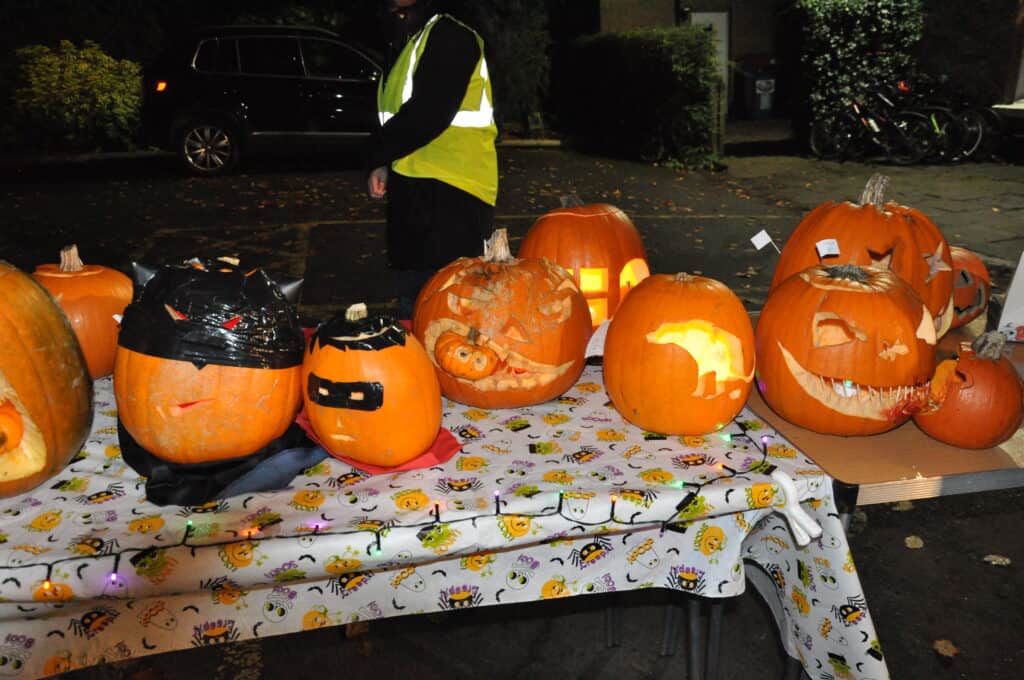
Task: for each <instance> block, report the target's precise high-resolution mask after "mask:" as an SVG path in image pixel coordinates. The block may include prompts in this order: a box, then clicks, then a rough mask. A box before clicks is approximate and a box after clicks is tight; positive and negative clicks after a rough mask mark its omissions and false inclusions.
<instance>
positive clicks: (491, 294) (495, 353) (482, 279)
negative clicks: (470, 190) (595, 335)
mask: <svg viewBox="0 0 1024 680" xmlns="http://www.w3.org/2000/svg"><path fill="white" fill-rule="evenodd" d="M484 250H485V252H484V255H483V257H478V258H466V257H464V258H459V259H458V260H456V261H454V262H452V263H451V264H449V265H447V266H445V267H444V268H442V269H441V270H440V271H439V272H437V273H436V274H435V275H434V276H433V277H431V279H430V280H429V281H428V282H427V284H426V285H425V286H424V287H423V289H422V290H421V291H420V294H419V297H418V298H417V300H416V307H415V312H414V314H413V333H414V334H415V335H416V337H417V338H418V339H419V340H420V342H422V343H423V346H424V348H425V349H426V350H427V354H428V356H430V358H431V361H432V362H433V363H434V366H435V368H436V372H437V378H438V381H439V382H440V384H441V392H442V393H443V394H444V395H445V396H446V397H448V398H449V399H452V400H454V401H457V402H459V403H462V404H468V405H470V406H477V407H480V408H515V407H519V406H528V405H531V404H539V403H542V402H545V401H548V400H550V399H553V398H555V397H557V396H558V395H560V394H562V393H563V392H565V391H566V390H567V389H569V387H571V386H572V385H573V383H575V382H576V380H577V379H578V378H579V376H580V373H582V372H583V352H584V350H585V349H586V345H587V340H588V339H589V336H590V330H591V327H590V313H589V311H588V310H587V301H586V299H585V298H584V297H583V294H582V293H581V292H580V290H579V288H577V287H576V284H575V283H574V282H573V280H572V278H571V277H569V275H568V274H567V273H566V271H565V270H564V269H562V268H561V267H560V266H558V265H556V264H553V263H551V262H548V261H547V260H543V259H522V260H520V259H516V258H514V257H512V254H511V252H510V251H509V246H508V237H507V233H506V231H505V230H504V229H498V230H496V231H495V232H494V235H493V236H492V237H491V239H490V240H489V241H488V243H487V244H486V246H485V249H484Z"/></svg>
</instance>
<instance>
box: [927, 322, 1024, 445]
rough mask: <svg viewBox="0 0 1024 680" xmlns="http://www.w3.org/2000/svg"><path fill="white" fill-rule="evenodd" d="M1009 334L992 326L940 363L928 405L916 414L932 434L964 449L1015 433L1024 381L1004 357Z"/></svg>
mask: <svg viewBox="0 0 1024 680" xmlns="http://www.w3.org/2000/svg"><path fill="white" fill-rule="evenodd" d="M1005 341H1006V339H1005V337H1004V336H1003V335H1002V334H1000V333H998V332H995V331H990V332H988V333H985V334H984V335H982V336H980V337H979V338H977V339H976V340H975V341H974V342H973V343H970V344H968V343H963V344H961V346H960V353H959V356H958V357H957V358H955V359H947V360H945V361H942V362H940V363H939V365H938V367H937V368H936V369H935V375H934V376H933V377H932V381H931V386H930V388H929V390H928V404H927V405H926V406H925V407H924V408H922V409H921V410H920V411H919V412H918V413H916V414H914V422H915V423H917V426H918V427H920V428H921V430H923V431H924V432H925V433H926V434H928V435H930V436H932V437H934V438H935V439H938V440H939V441H941V442H945V443H946V444H952V445H953V446H959V447H961V448H964V449H984V448H988V447H990V446H996V445H998V444H1001V443H1003V442H1004V441H1006V440H1007V439H1009V438H1010V437H1012V436H1013V434H1014V432H1016V431H1017V429H1018V428H1019V427H1020V424H1021V420H1022V419H1024V386H1022V384H1021V379H1020V376H1018V375H1017V371H1016V369H1015V368H1014V366H1013V363H1012V362H1011V361H1010V360H1009V359H1008V358H1007V357H1005V356H1003V344H1004V343H1005Z"/></svg>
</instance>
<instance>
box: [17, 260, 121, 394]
mask: <svg viewBox="0 0 1024 680" xmlns="http://www.w3.org/2000/svg"><path fill="white" fill-rule="evenodd" d="M32 278H34V279H35V280H36V281H38V282H39V283H41V284H42V285H43V287H44V288H46V289H47V290H48V291H50V294H51V295H53V298H54V299H55V300H56V301H57V304H58V305H60V308H61V309H62V310H64V314H65V315H66V316H67V317H68V321H70V322H71V327H72V328H74V329H75V336H76V337H77V338H78V342H79V344H81V345H82V352H83V353H84V354H85V362H86V364H88V366H89V375H90V376H92V378H93V379H96V378H102V377H103V376H107V375H110V374H111V372H112V371H113V370H114V355H115V354H116V353H117V333H118V328H119V326H118V323H117V319H116V318H115V315H116V316H120V315H121V314H122V313H123V312H124V308H125V306H127V304H128V303H129V302H131V301H132V280H131V279H130V278H128V277H127V276H125V275H124V274H122V273H121V272H119V271H117V270H116V269H111V268H109V267H103V266H101V265H97V264H90V265H86V264H83V263H82V259H81V258H80V257H79V256H78V247H77V246H74V245H70V246H65V247H64V248H62V249H61V251H60V264H41V265H39V266H38V267H36V270H35V272H33V273H32Z"/></svg>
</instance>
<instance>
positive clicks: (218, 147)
mask: <svg viewBox="0 0 1024 680" xmlns="http://www.w3.org/2000/svg"><path fill="white" fill-rule="evenodd" d="M239 142H240V139H239V133H238V128H236V127H235V126H234V125H230V124H227V123H222V122H220V121H215V120H205V119H197V120H192V121H188V122H187V123H186V124H185V125H183V126H182V127H181V128H180V130H179V131H178V156H179V157H180V158H181V161H182V163H184V165H185V168H186V169H187V170H188V171H189V172H191V173H193V174H196V175H207V176H209V175H225V174H227V173H229V172H231V171H232V170H234V169H235V168H236V167H237V166H238V162H239V160H240V159H241V144H240V143H239Z"/></svg>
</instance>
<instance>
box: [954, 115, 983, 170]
mask: <svg viewBox="0 0 1024 680" xmlns="http://www.w3.org/2000/svg"><path fill="white" fill-rule="evenodd" d="M958 117H959V119H960V128H961V130H962V131H963V137H962V139H961V140H960V155H961V156H963V158H965V159H968V158H970V159H975V158H978V157H979V156H980V155H981V154H978V151H979V150H981V149H982V148H983V147H982V144H983V142H984V141H985V128H986V122H985V116H984V115H982V113H981V112H980V111H978V110H976V109H967V110H965V111H960V113H959V114H958ZM976 154H978V155H976Z"/></svg>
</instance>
